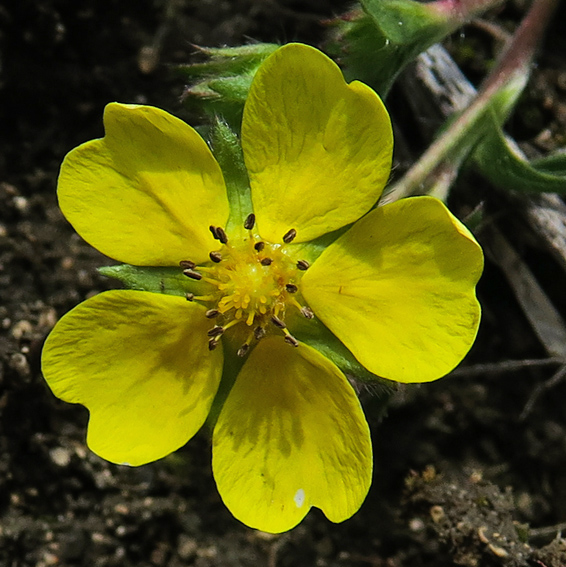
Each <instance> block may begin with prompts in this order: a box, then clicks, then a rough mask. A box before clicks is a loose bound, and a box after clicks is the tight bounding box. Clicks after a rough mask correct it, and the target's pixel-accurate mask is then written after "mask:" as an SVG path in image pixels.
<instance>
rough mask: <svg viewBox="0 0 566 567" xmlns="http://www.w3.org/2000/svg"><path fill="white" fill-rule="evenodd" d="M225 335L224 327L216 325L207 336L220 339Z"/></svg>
mask: <svg viewBox="0 0 566 567" xmlns="http://www.w3.org/2000/svg"><path fill="white" fill-rule="evenodd" d="M223 333H224V327H221V326H220V325H216V326H214V327H212V329H210V330H209V331H208V332H207V333H206V334H207V335H208V336H209V337H219V336H220V335H222V334H223Z"/></svg>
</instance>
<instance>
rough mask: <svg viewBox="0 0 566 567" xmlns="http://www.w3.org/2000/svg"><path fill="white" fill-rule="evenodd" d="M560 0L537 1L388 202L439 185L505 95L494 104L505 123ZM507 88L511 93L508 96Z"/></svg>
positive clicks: (388, 197) (445, 194) (425, 192)
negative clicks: (475, 92) (462, 106)
mask: <svg viewBox="0 0 566 567" xmlns="http://www.w3.org/2000/svg"><path fill="white" fill-rule="evenodd" d="M439 1H442V2H450V1H452V0H439ZM558 2H559V0H534V2H533V4H532V6H531V8H530V10H529V12H528V13H527V15H526V16H525V17H524V19H523V21H522V22H521V25H520V26H519V28H518V29H517V31H516V32H515V34H514V35H513V37H512V38H511V40H510V41H509V44H508V45H507V47H506V49H505V50H504V51H503V53H502V55H501V56H500V57H499V59H498V62H497V64H496V66H495V67H494V69H493V71H492V72H491V73H490V74H489V76H488V77H487V78H486V80H485V81H484V83H483V85H482V86H481V88H480V90H479V92H478V95H477V97H476V98H475V100H474V101H473V102H472V104H471V105H470V106H469V107H468V108H467V109H466V110H465V111H464V112H462V113H461V114H460V116H458V118H456V120H454V122H452V124H451V125H450V126H449V127H448V128H447V129H446V130H445V131H444V132H443V133H442V134H441V135H440V136H439V137H438V138H437V139H436V140H435V141H434V142H433V143H432V144H431V146H430V147H429V148H428V150H427V151H426V152H425V153H424V154H423V155H422V156H421V158H420V159H419V160H418V161H417V162H416V163H415V164H414V165H413V167H411V169H410V170H409V171H408V172H407V173H406V174H405V175H404V177H403V178H402V179H401V180H400V181H398V182H397V183H395V184H394V185H393V187H392V188H391V191H390V192H389V194H388V195H387V198H386V199H387V201H388V202H391V201H396V200H398V199H401V198H403V197H407V196H409V195H415V194H427V193H430V191H431V189H433V188H434V187H436V186H437V181H436V177H437V176H438V175H441V174H444V175H445V174H446V169H447V167H448V169H450V166H449V164H446V163H444V162H447V161H448V162H449V161H450V160H451V159H452V158H454V157H456V158H457V161H460V159H461V156H460V158H458V153H460V154H462V150H466V152H467V151H470V150H471V149H472V147H473V145H475V143H476V142H477V141H478V140H479V138H480V137H481V135H482V133H483V128H481V127H477V128H475V126H476V124H478V122H480V120H481V119H482V118H483V117H484V116H485V114H486V112H487V111H488V110H489V109H490V106H491V103H492V102H493V101H494V99H495V97H496V96H497V97H499V96H504V97H505V98H507V99H508V101H504V102H503V104H502V106H501V108H495V106H493V107H492V108H493V109H494V110H495V111H496V112H497V114H499V115H502V116H499V117H498V118H499V119H500V120H501V122H503V120H504V118H505V116H506V115H507V114H508V113H509V111H510V110H511V108H512V106H513V104H514V102H515V100H516V98H517V96H518V94H519V93H520V91H521V90H522V88H523V87H524V85H525V84H526V81H527V79H528V74H529V68H530V65H531V62H532V59H533V56H534V53H535V50H536V47H537V45H538V43H539V41H540V39H541V38H542V35H543V32H544V30H545V28H546V25H547V24H548V22H549V20H550V17H551V16H552V14H553V12H554V9H555V8H556V6H557V5H558ZM506 91H508V96H505V94H506ZM441 185H442V183H441ZM439 193H441V194H439ZM447 193H448V187H446V186H444V188H443V191H442V192H439V191H438V189H437V190H436V191H435V194H436V196H438V197H440V198H442V197H444V199H445V198H446V196H447Z"/></svg>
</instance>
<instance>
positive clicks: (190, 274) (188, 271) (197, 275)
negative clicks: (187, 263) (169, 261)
mask: <svg viewBox="0 0 566 567" xmlns="http://www.w3.org/2000/svg"><path fill="white" fill-rule="evenodd" d="M183 274H184V275H185V276H187V277H188V278H191V279H192V280H197V281H199V280H202V274H201V273H199V272H197V271H195V270H191V269H188V268H187V269H186V270H183Z"/></svg>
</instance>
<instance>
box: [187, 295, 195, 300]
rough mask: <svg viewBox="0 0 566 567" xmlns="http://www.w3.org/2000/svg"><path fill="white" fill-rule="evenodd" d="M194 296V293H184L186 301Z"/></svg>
mask: <svg viewBox="0 0 566 567" xmlns="http://www.w3.org/2000/svg"><path fill="white" fill-rule="evenodd" d="M194 298H195V294H194V293H185V299H186V300H187V301H192V300H193V299H194Z"/></svg>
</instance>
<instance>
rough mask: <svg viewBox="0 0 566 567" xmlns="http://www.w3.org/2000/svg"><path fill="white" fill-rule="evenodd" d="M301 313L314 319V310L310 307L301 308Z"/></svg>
mask: <svg viewBox="0 0 566 567" xmlns="http://www.w3.org/2000/svg"><path fill="white" fill-rule="evenodd" d="M301 314H302V315H303V317H306V318H307V319H312V318H313V317H314V313H313V310H312V309H311V308H310V307H303V308H301Z"/></svg>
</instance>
